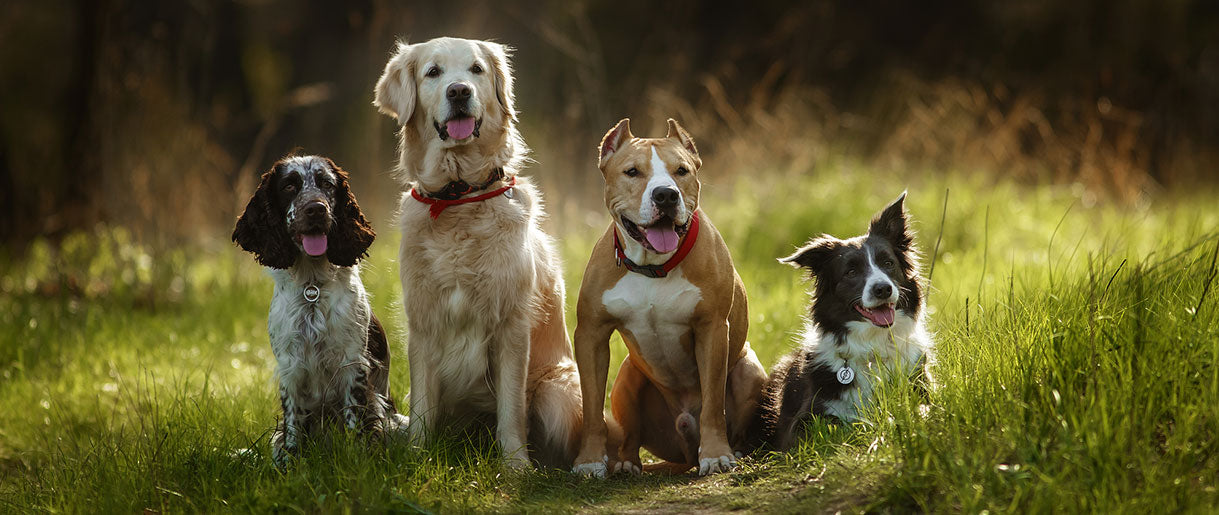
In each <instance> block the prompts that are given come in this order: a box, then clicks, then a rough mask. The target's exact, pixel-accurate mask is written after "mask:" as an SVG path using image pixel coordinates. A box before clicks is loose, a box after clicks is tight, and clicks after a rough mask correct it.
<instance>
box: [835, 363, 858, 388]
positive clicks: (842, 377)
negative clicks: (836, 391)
mask: <svg viewBox="0 0 1219 515" xmlns="http://www.w3.org/2000/svg"><path fill="white" fill-rule="evenodd" d="M854 380H855V371H854V370H851V367H848V366H846V365H843V366H842V368H840V369H838V382H839V383H842V384H851V381H854Z"/></svg>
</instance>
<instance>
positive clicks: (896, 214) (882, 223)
mask: <svg viewBox="0 0 1219 515" xmlns="http://www.w3.org/2000/svg"><path fill="white" fill-rule="evenodd" d="M868 234H869V235H874V236H880V237H882V238H885V239H887V240H889V242H890V243H892V244H893V246H895V247H897V249H898V250H899V251H901V252H905V251H907V250H909V249H910V248H911V246H912V245H913V244H914V234H912V233H911V232H910V224H909V223H908V221H907V219H906V192H904V191H903V192H902V194H901V196H899V197H897V200H894V201H893V203H891V204H889V205H888V207H886V208H885V209H884V211H881V212H880V214H878V215H876V217H875V218H873V219H872V223H871V225H869V226H868Z"/></svg>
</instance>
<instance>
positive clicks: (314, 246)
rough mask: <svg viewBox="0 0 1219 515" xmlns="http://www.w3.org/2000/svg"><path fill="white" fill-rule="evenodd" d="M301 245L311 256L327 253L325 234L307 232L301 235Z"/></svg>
mask: <svg viewBox="0 0 1219 515" xmlns="http://www.w3.org/2000/svg"><path fill="white" fill-rule="evenodd" d="M301 246H302V247H305V253H306V254H309V255H310V256H320V255H322V254H325V253H326V235H325V234H305V235H302V236H301Z"/></svg>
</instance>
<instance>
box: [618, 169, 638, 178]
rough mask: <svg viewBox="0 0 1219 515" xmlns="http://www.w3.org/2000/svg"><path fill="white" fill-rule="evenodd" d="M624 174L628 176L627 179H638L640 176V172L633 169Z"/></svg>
mask: <svg viewBox="0 0 1219 515" xmlns="http://www.w3.org/2000/svg"><path fill="white" fill-rule="evenodd" d="M622 173H624V174H626V176H627V177H638V176H639V170H636V169H634V168H631V169H630V170H627V171H625V172H622Z"/></svg>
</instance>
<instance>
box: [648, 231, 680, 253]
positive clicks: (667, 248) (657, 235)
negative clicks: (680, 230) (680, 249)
mask: <svg viewBox="0 0 1219 515" xmlns="http://www.w3.org/2000/svg"><path fill="white" fill-rule="evenodd" d="M645 235H646V236H647V237H648V243H651V244H652V248H654V249H656V252H659V253H661V254H667V253H669V252H673V251H674V250H677V239H678V238H677V231H674V230H673V228H672V227H664V228H657V227H648V228H647V232H646V233H645Z"/></svg>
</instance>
